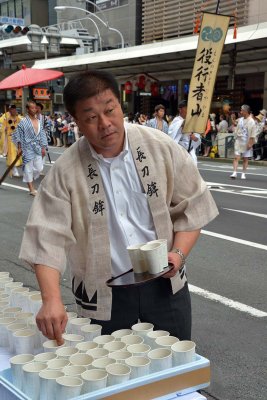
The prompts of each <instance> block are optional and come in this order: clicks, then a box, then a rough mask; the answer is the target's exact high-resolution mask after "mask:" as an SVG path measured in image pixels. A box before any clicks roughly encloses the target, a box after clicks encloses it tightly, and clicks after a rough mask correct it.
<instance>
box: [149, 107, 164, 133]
mask: <svg viewBox="0 0 267 400" xmlns="http://www.w3.org/2000/svg"><path fill="white" fill-rule="evenodd" d="M154 111H155V113H154V118H152V119H150V120H149V121H148V122H147V124H146V125H147V126H150V127H151V128H155V129H159V130H160V131H162V132H164V133H168V124H167V122H166V121H165V119H164V115H165V107H164V106H163V105H162V104H158V105H157V106H156V107H155V109H154Z"/></svg>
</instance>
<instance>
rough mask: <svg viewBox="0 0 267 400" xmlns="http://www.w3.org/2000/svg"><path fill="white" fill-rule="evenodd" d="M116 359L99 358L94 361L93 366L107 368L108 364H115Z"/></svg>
mask: <svg viewBox="0 0 267 400" xmlns="http://www.w3.org/2000/svg"><path fill="white" fill-rule="evenodd" d="M115 362H116V361H115V360H114V359H112V358H109V357H102V358H97V359H95V360H94V361H93V362H92V368H93V369H95V368H97V369H105V368H106V367H107V366H108V365H110V364H114V363H115Z"/></svg>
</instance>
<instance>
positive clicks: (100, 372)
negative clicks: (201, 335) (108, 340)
mask: <svg viewBox="0 0 267 400" xmlns="http://www.w3.org/2000/svg"><path fill="white" fill-rule="evenodd" d="M113 343H117V342H113ZM118 343H119V342H118ZM131 346H132V347H133V346H136V350H137V348H138V346H139V350H140V352H141V353H142V351H143V350H144V347H145V346H146V347H147V348H148V347H149V346H148V345H145V344H141V345H130V346H128V349H129V348H131ZM181 348H182V349H183V353H187V356H188V355H189V353H191V358H193V354H194V349H195V346H194V343H193V342H190V341H184V342H183V341H181V342H180V341H177V342H176V343H174V344H173V345H172V346H171V349H168V348H155V349H153V350H150V351H148V352H147V353H145V354H146V355H143V356H142V355H135V354H137V353H134V354H131V353H130V351H128V350H117V351H115V352H111V353H109V352H108V350H107V349H105V348H96V349H92V350H91V354H92V352H93V351H94V350H98V352H99V358H93V357H92V355H89V354H88V352H87V353H76V354H72V355H71V356H70V357H69V358H64V357H59V356H58V354H60V350H63V349H58V350H57V351H56V353H52V352H48V353H41V354H38V355H36V356H33V355H30V354H28V355H27V354H21V355H17V356H15V357H13V358H11V359H10V364H11V370H12V377H13V383H14V385H15V386H17V387H18V388H19V389H20V390H22V391H23V392H24V393H25V394H26V395H27V396H28V397H30V398H31V399H32V400H38V399H41V400H53V399H56V400H61V399H62V400H63V399H64V400H65V399H70V398H73V397H76V396H79V395H80V394H81V393H88V392H92V391H95V390H99V389H102V388H105V387H106V386H112V385H116V384H121V383H124V382H126V381H128V380H129V379H135V378H139V377H143V376H145V375H148V374H150V373H155V372H159V371H162V370H164V369H169V368H171V367H172V366H173V364H174V365H175V364H176V361H175V360H176V356H178V361H179V360H180V358H179V357H180V354H181ZM65 349H67V347H65ZM71 349H73V350H74V348H71ZM129 350H130V349H129ZM147 350H148V349H147ZM103 351H105V355H104V353H103ZM101 352H102V353H101ZM106 352H107V355H106ZM119 352H121V353H123V352H124V353H125V355H124V357H126V358H124V359H122V358H121V359H120V360H119V359H118V358H117V357H116V356H115V353H119ZM61 353H62V352H61ZM100 353H101V354H102V356H100ZM126 353H128V354H126ZM94 354H95V356H96V353H94ZM113 357H114V358H113Z"/></svg>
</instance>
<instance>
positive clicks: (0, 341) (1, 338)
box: [0, 318, 30, 353]
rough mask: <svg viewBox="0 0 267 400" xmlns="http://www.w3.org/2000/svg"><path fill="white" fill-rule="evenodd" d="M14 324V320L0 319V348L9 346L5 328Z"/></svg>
mask: <svg viewBox="0 0 267 400" xmlns="http://www.w3.org/2000/svg"><path fill="white" fill-rule="evenodd" d="M14 322H16V318H0V347H8V346H9V341H8V332H7V326H8V325H10V324H13V323H14ZM21 353H25V352H21ZM26 353H30V352H26Z"/></svg>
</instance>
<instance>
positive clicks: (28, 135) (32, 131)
mask: <svg viewBox="0 0 267 400" xmlns="http://www.w3.org/2000/svg"><path fill="white" fill-rule="evenodd" d="M26 110H27V113H28V115H27V116H26V117H25V118H23V119H22V120H21V121H20V123H19V124H18V126H17V129H16V131H15V132H14V134H13V138H12V140H13V142H14V143H15V144H16V145H17V147H18V151H19V152H22V161H23V171H24V173H23V182H26V183H27V185H28V188H29V191H30V195H32V196H35V195H36V190H35V188H34V186H33V180H35V179H37V178H39V176H40V173H41V171H42V170H43V161H42V157H44V156H45V149H46V147H47V138H46V133H45V130H44V127H43V125H42V124H41V122H40V120H39V119H38V118H37V115H36V113H37V107H36V103H35V102H34V101H29V102H28V103H27V105H26Z"/></svg>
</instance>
